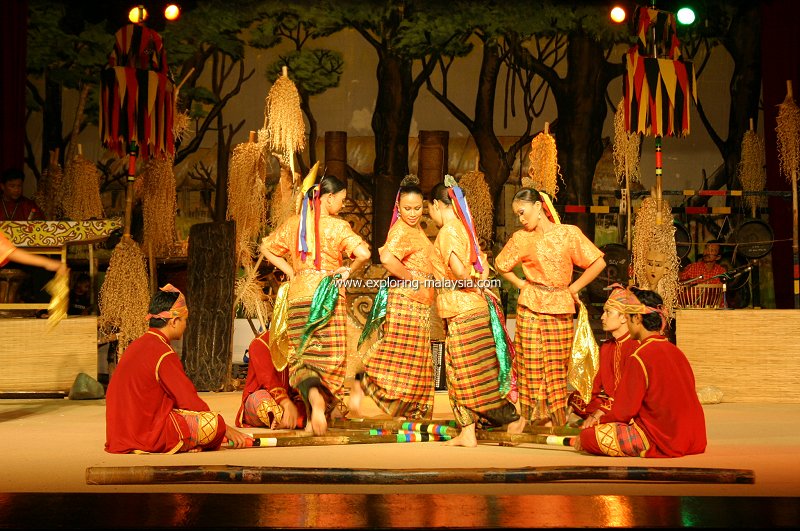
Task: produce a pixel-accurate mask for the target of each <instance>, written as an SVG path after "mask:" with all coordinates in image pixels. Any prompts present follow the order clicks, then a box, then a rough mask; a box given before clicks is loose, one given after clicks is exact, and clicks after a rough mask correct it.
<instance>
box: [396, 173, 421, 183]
mask: <svg viewBox="0 0 800 531" xmlns="http://www.w3.org/2000/svg"><path fill="white" fill-rule="evenodd" d="M400 186H419V177H417V176H416V175H414V174H413V173H411V174H409V175H406V176H405V177H403V180H402V181H400Z"/></svg>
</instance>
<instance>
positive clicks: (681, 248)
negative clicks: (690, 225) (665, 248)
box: [672, 221, 692, 261]
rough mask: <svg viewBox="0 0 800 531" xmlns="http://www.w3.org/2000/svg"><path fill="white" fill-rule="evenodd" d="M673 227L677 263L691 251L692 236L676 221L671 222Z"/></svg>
mask: <svg viewBox="0 0 800 531" xmlns="http://www.w3.org/2000/svg"><path fill="white" fill-rule="evenodd" d="M672 224H673V225H675V250H676V251H677V253H678V261H680V260H683V259H684V258H686V257H687V256H688V255H689V252H690V251H691V250H692V235H691V234H689V230H688V229H687V228H686V227H684V226H683V224H682V223H680V222H678V221H673V222H672Z"/></svg>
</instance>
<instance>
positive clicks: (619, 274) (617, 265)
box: [587, 243, 631, 303]
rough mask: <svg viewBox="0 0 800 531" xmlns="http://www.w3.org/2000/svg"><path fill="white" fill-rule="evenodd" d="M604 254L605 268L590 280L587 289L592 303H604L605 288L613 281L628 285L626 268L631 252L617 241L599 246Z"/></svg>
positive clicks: (606, 296)
mask: <svg viewBox="0 0 800 531" xmlns="http://www.w3.org/2000/svg"><path fill="white" fill-rule="evenodd" d="M600 250H601V251H603V253H604V254H605V256H603V259H604V260H605V261H606V268H605V269H603V272H602V273H600V274H599V275H598V276H597V278H595V279H594V280H592V281H591V282H590V283H589V285H588V286H587V289H588V290H589V300H590V301H592V302H594V303H605V302H606V299H608V295H609V293H611V292H610V291H609V290H607V289H606V288H607V287H608V286H610V285H612V284H614V283H619V284H622V285H623V286H627V285H628V278H629V277H628V268H629V267H630V265H631V253H630V251H628V248H627V247H625V246H624V245H620V244H618V243H607V244H605V245H603V246H602V247H600Z"/></svg>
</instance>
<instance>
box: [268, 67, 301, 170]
mask: <svg viewBox="0 0 800 531" xmlns="http://www.w3.org/2000/svg"><path fill="white" fill-rule="evenodd" d="M264 116H265V120H266V129H267V135H266V141H267V145H269V148H270V150H271V151H272V152H273V153H275V154H277V155H278V157H279V158H280V160H281V161H282V162H283V164H286V165H288V166H289V168H291V170H292V174H294V154H295V153H296V152H297V151H302V150H303V149H304V148H305V142H306V140H305V138H306V124H305V122H304V121H303V111H302V109H301V108H300V94H299V93H298V92H297V87H296V86H295V84H294V82H293V81H292V80H291V79H289V76H288V75H287V71H286V68H284V70H283V75H281V76H280V77H278V79H276V80H275V83H273V84H272V87H271V88H270V89H269V93H268V94H267V98H266V101H265V109H264Z"/></svg>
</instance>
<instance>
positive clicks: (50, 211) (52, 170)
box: [34, 148, 64, 219]
mask: <svg viewBox="0 0 800 531" xmlns="http://www.w3.org/2000/svg"><path fill="white" fill-rule="evenodd" d="M58 151H59V149H58V148H56V149H55V150H53V151H51V152H50V164H49V165H48V166H47V168H45V169H44V171H43V172H42V177H41V178H40V179H39V186H38V187H37V188H36V195H35V196H34V200H35V201H36V204H37V205H39V206H40V207H41V208H42V210H43V211H44V215H45V216H46V217H47V219H61V216H62V215H63V210H62V207H61V203H62V201H63V199H64V170H63V169H62V168H61V165H60V164H59V163H58Z"/></svg>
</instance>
